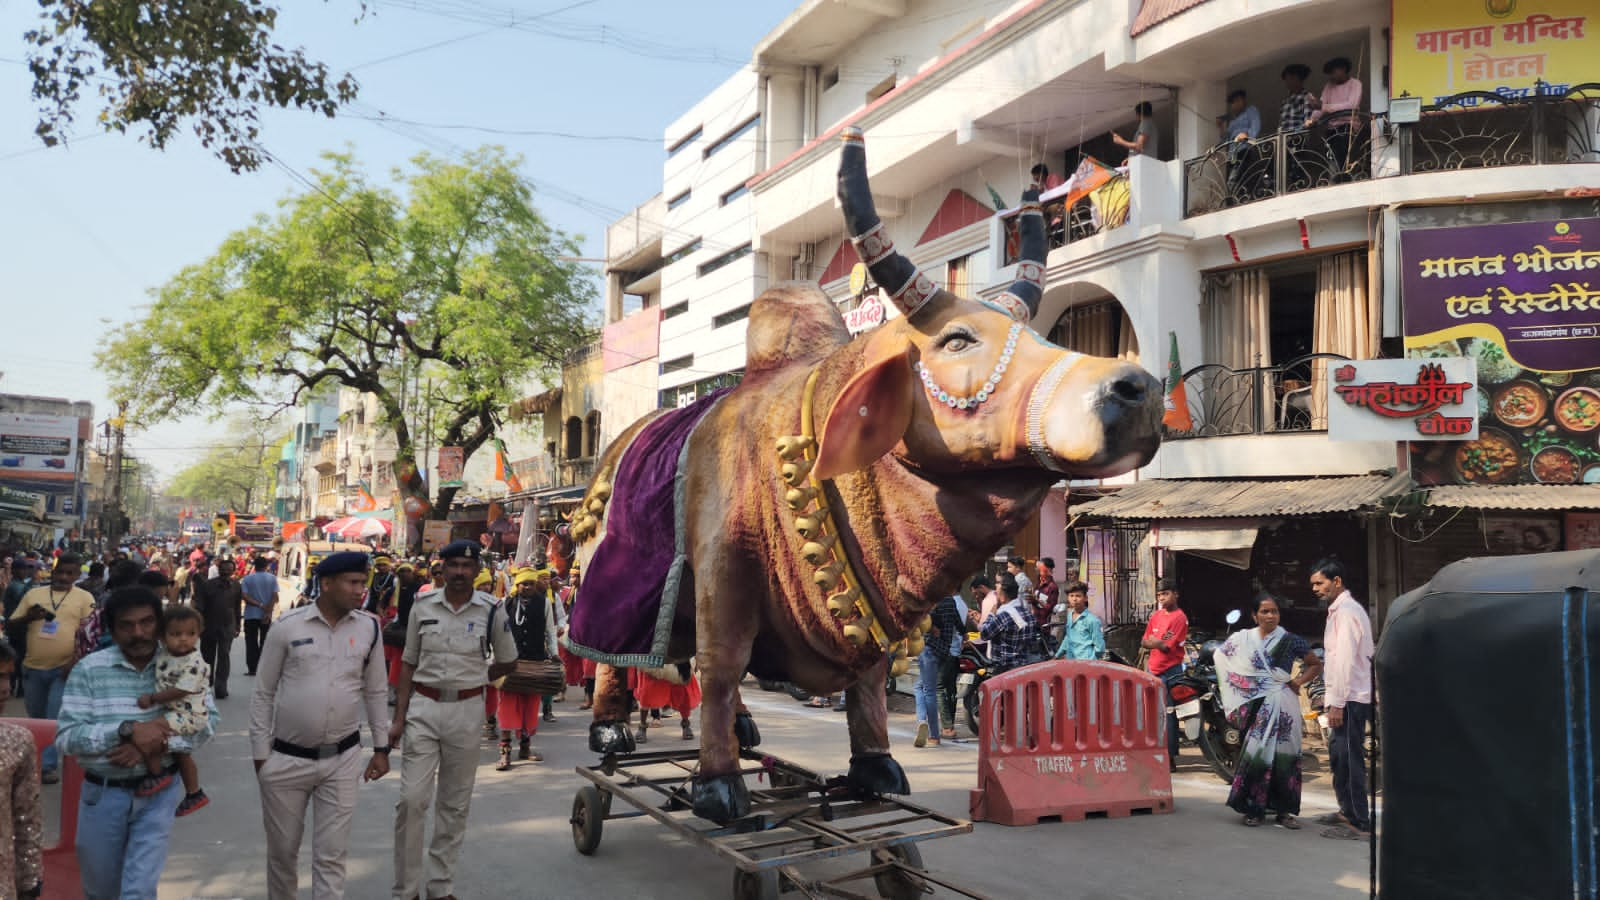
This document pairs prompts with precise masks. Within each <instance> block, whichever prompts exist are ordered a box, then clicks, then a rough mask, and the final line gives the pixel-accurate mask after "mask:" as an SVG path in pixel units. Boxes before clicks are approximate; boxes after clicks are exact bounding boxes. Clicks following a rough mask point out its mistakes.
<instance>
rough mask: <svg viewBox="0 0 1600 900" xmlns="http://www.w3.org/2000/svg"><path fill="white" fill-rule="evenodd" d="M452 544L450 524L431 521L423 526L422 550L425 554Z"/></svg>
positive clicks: (435, 520)
mask: <svg viewBox="0 0 1600 900" xmlns="http://www.w3.org/2000/svg"><path fill="white" fill-rule="evenodd" d="M448 543H450V523H449V522H440V521H438V520H437V519H429V520H428V521H427V522H424V523H423V525H422V550H423V552H424V553H427V552H430V551H433V550H437V549H439V548H440V547H443V546H444V545H445V544H448Z"/></svg>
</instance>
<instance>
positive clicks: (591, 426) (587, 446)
mask: <svg viewBox="0 0 1600 900" xmlns="http://www.w3.org/2000/svg"><path fill="white" fill-rule="evenodd" d="M583 449H584V454H583V455H584V456H599V455H600V410H598V409H596V410H591V411H590V412H589V414H588V415H587V416H585V417H584V421H583Z"/></svg>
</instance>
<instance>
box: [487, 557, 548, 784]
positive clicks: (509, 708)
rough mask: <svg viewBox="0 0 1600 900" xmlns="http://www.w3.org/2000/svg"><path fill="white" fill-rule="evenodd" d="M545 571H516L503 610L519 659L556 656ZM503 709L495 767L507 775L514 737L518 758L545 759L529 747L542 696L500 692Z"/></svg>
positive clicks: (498, 714)
mask: <svg viewBox="0 0 1600 900" xmlns="http://www.w3.org/2000/svg"><path fill="white" fill-rule="evenodd" d="M549 578H550V573H549V571H548V570H546V569H532V568H526V569H522V570H521V571H519V572H517V577H516V579H515V581H514V591H513V593H512V595H511V596H510V597H507V598H506V601H505V606H504V607H503V608H502V609H501V610H500V611H501V613H502V618H503V619H504V621H505V624H504V626H503V627H504V628H505V629H506V630H507V631H509V632H511V636H512V637H513V638H514V639H515V640H516V642H517V659H519V660H522V659H532V660H544V659H554V658H555V656H556V615H555V605H554V604H552V603H551V602H550V600H549V595H548V594H547V593H546V589H545V587H544V585H545V584H548V583H549ZM498 693H499V695H500V707H499V710H498V711H497V713H496V716H495V718H496V721H497V722H498V724H499V726H500V762H499V763H498V764H497V765H496V766H495V769H497V770H498V771H501V772H504V771H505V770H507V769H509V768H511V736H512V734H516V735H518V737H519V741H518V748H517V758H518V759H531V760H533V761H534V762H543V761H544V756H543V755H541V754H539V753H535V752H534V751H533V748H532V747H530V746H529V742H530V741H531V740H532V739H533V735H534V734H535V733H536V732H537V731H538V730H539V704H540V701H541V699H542V695H540V694H513V693H510V692H508V691H499V692H498Z"/></svg>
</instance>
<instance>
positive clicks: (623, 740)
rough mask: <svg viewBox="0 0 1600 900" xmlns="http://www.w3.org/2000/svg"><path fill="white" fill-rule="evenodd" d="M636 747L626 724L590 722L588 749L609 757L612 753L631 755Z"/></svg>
mask: <svg viewBox="0 0 1600 900" xmlns="http://www.w3.org/2000/svg"><path fill="white" fill-rule="evenodd" d="M635 746H636V745H635V744H634V742H633V732H632V731H631V730H629V728H628V723H627V722H590V723H589V749H590V750H592V751H594V752H595V753H599V754H602V755H605V756H610V755H611V754H613V753H632V752H633V751H634V747H635Z"/></svg>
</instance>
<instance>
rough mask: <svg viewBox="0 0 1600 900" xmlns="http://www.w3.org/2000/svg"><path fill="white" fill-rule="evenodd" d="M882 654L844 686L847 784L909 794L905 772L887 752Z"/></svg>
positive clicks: (885, 669) (875, 791) (884, 661)
mask: <svg viewBox="0 0 1600 900" xmlns="http://www.w3.org/2000/svg"><path fill="white" fill-rule="evenodd" d="M888 677H889V657H888V655H887V654H886V655H885V656H884V657H883V658H882V659H880V660H879V661H878V662H877V663H876V664H874V665H873V666H872V668H870V669H867V670H866V671H865V672H863V673H861V677H860V678H859V679H858V680H857V681H856V683H855V684H852V685H850V687H849V688H847V689H845V695H844V715H845V723H846V724H847V725H848V726H849V731H850V771H849V773H848V774H846V775H845V778H846V780H847V781H848V782H849V783H850V786H851V787H853V788H855V789H857V790H860V791H865V792H867V793H871V794H909V793H911V783H910V782H908V781H907V780H906V772H905V770H904V769H902V768H900V764H899V763H897V762H895V760H894V757H892V756H890V755H889V698H888V696H887V694H886V693H885V692H886V689H887V684H886V681H887V679H888Z"/></svg>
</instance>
